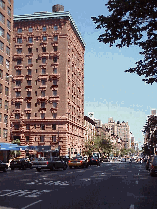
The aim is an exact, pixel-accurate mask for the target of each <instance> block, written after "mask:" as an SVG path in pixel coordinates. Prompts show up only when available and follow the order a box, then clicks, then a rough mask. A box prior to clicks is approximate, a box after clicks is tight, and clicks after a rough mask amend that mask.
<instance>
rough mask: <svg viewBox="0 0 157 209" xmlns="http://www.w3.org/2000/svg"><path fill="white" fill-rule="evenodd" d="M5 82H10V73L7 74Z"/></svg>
mask: <svg viewBox="0 0 157 209" xmlns="http://www.w3.org/2000/svg"><path fill="white" fill-rule="evenodd" d="M5 80H6V81H7V82H9V73H6V74H5Z"/></svg>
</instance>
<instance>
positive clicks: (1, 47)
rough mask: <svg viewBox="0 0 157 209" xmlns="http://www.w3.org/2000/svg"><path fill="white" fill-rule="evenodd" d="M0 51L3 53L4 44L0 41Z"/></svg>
mask: <svg viewBox="0 0 157 209" xmlns="http://www.w3.org/2000/svg"><path fill="white" fill-rule="evenodd" d="M0 49H1V50H2V51H4V43H3V42H2V41H0Z"/></svg>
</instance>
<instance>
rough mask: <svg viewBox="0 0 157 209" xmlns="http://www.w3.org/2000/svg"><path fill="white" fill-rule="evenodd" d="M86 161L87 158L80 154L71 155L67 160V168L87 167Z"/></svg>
mask: <svg viewBox="0 0 157 209" xmlns="http://www.w3.org/2000/svg"><path fill="white" fill-rule="evenodd" d="M88 165H89V164H88V161H87V159H85V158H83V157H82V156H78V157H73V158H71V159H70V160H69V162H68V166H69V168H72V167H74V168H78V167H80V168H88Z"/></svg>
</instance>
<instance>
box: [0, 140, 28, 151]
mask: <svg viewBox="0 0 157 209" xmlns="http://www.w3.org/2000/svg"><path fill="white" fill-rule="evenodd" d="M27 147H28V146H19V145H18V144H10V143H3V142H2V143H0V150H1V151H3V150H4V151H5V150H16V151H19V150H26V149H27Z"/></svg>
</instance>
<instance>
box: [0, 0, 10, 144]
mask: <svg viewBox="0 0 157 209" xmlns="http://www.w3.org/2000/svg"><path fill="white" fill-rule="evenodd" d="M12 33H13V0H0V142H9V139H10V122H9V115H10V108H9V107H10V96H11V95H10V87H11V86H10V79H9V78H10V75H11V69H12V59H11V57H12Z"/></svg>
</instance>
